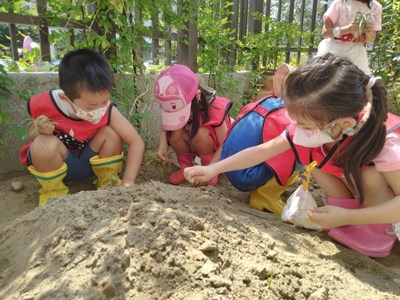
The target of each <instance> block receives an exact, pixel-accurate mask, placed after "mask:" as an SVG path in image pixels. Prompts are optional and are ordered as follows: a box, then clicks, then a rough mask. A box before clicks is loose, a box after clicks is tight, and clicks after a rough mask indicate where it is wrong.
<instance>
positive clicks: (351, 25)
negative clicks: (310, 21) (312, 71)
mask: <svg viewBox="0 0 400 300" xmlns="http://www.w3.org/2000/svg"><path fill="white" fill-rule="evenodd" d="M363 16H364V17H363ZM381 18H382V5H380V4H379V3H378V2H377V1H375V0H334V1H333V3H332V4H331V5H330V6H329V8H328V10H327V11H326V13H325V14H324V16H323V22H324V25H323V28H322V36H323V37H324V40H322V41H321V43H320V44H319V46H318V53H317V56H321V55H324V54H326V53H328V52H329V53H332V54H335V55H339V56H342V57H345V58H347V59H349V60H350V61H351V62H353V63H354V64H355V65H356V66H357V67H359V68H360V69H361V70H362V71H363V72H364V73H365V74H367V75H370V74H371V70H370V68H369V62H368V55H367V50H366V48H365V46H364V45H365V44H366V43H367V44H372V43H373V42H374V40H375V38H376V32H377V31H380V30H381V29H382V25H381Z"/></svg>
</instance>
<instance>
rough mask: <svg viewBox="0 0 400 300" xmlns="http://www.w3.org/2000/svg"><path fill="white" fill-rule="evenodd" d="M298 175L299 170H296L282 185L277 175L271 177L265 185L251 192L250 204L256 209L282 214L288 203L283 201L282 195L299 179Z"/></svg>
mask: <svg viewBox="0 0 400 300" xmlns="http://www.w3.org/2000/svg"><path fill="white" fill-rule="evenodd" d="M298 175H299V172H298V171H295V172H294V173H293V174H292V175H291V176H290V178H289V180H288V183H287V184H286V185H284V186H282V185H280V184H279V183H278V182H277V181H276V179H275V177H273V178H271V179H270V180H268V181H267V182H266V183H265V184H264V185H263V186H261V187H259V188H258V189H256V190H254V191H251V192H250V199H249V205H250V206H251V207H253V208H255V209H258V210H262V211H264V210H267V211H270V212H272V213H274V214H276V215H278V216H280V215H281V214H282V211H283V208H284V207H285V205H286V203H285V202H283V201H282V198H281V195H282V194H283V192H284V191H285V190H286V188H287V187H288V186H289V185H291V184H293V183H295V182H296V181H297V178H298Z"/></svg>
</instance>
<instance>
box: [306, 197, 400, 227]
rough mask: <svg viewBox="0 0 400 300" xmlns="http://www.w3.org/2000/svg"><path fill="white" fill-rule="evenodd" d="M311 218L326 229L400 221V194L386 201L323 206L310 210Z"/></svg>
mask: <svg viewBox="0 0 400 300" xmlns="http://www.w3.org/2000/svg"><path fill="white" fill-rule="evenodd" d="M309 215H310V219H311V220H312V221H313V222H315V223H317V224H319V225H321V226H322V227H323V228H325V229H330V228H334V227H338V226H343V225H353V224H354V225H355V224H385V223H395V222H399V221H400V196H396V197H394V198H393V199H391V200H389V201H386V202H385V203H382V204H379V205H375V206H370V207H364V208H358V209H346V208H342V207H338V206H330V205H327V206H322V207H317V208H313V209H311V210H310V212H309Z"/></svg>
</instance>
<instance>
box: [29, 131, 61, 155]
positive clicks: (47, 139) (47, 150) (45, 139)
mask: <svg viewBox="0 0 400 300" xmlns="http://www.w3.org/2000/svg"><path fill="white" fill-rule="evenodd" d="M64 149H65V146H64V144H63V143H62V142H61V141H60V139H59V138H58V137H56V136H54V135H40V136H38V137H37V138H36V139H35V140H34V141H33V142H32V144H31V146H30V152H31V154H36V153H37V154H40V155H41V156H43V155H54V153H57V152H62V151H63V150H64Z"/></svg>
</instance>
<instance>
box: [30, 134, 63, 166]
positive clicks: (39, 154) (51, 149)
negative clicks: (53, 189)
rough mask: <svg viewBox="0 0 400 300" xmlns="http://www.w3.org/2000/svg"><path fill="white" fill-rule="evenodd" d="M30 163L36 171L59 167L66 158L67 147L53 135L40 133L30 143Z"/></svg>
mask: <svg viewBox="0 0 400 300" xmlns="http://www.w3.org/2000/svg"><path fill="white" fill-rule="evenodd" d="M29 151H30V155H31V159H32V164H33V166H34V167H35V169H36V170H37V171H38V172H50V171H54V170H57V169H59V168H60V167H61V166H62V165H63V163H64V160H65V159H66V158H67V148H66V147H65V145H64V144H63V143H62V142H61V141H60V140H59V139H58V137H56V136H54V135H40V136H38V137H37V138H36V139H35V140H34V141H33V142H32V144H31V146H30V148H29Z"/></svg>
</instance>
